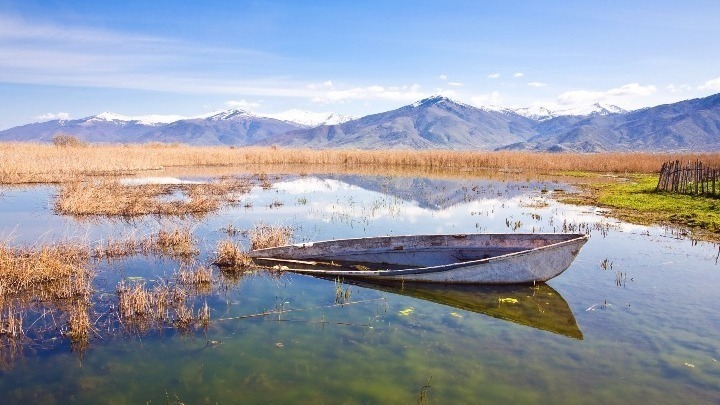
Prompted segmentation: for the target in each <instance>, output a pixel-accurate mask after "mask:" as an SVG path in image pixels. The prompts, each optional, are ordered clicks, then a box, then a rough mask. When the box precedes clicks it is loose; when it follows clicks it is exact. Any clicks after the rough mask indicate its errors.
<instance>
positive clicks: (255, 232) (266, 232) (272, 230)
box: [248, 223, 293, 250]
mask: <svg viewBox="0 0 720 405" xmlns="http://www.w3.org/2000/svg"><path fill="white" fill-rule="evenodd" d="M292 234H293V229H292V228H291V227H287V226H271V225H267V224H264V223H259V224H257V225H255V226H254V227H253V229H251V230H250V231H249V232H248V238H249V239H250V249H252V250H256V249H265V248H271V247H277V246H283V245H287V244H288V243H289V242H290V238H291V237H292Z"/></svg>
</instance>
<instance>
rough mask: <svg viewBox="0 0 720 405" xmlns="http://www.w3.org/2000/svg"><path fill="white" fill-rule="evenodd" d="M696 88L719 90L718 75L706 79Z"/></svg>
mask: <svg viewBox="0 0 720 405" xmlns="http://www.w3.org/2000/svg"><path fill="white" fill-rule="evenodd" d="M698 90H720V77H718V78H717V79H712V80H708V81H706V82H705V84H703V85H700V86H698Z"/></svg>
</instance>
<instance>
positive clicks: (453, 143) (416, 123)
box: [0, 94, 720, 152]
mask: <svg viewBox="0 0 720 405" xmlns="http://www.w3.org/2000/svg"><path fill="white" fill-rule="evenodd" d="M348 118H349V117H343V116H340V115H337V114H332V113H309V112H306V111H301V110H290V111H287V112H285V113H279V114H272V115H271V116H269V115H265V116H262V115H259V114H254V113H251V112H248V111H243V110H227V111H220V112H214V113H210V114H206V115H203V116H198V117H194V118H184V117H180V116H160V115H146V116H124V115H119V114H114V113H109V112H105V113H101V114H98V115H94V116H91V117H86V118H82V119H76V120H53V121H47V122H41V123H34V124H28V125H23V126H19V127H15V128H10V129H7V130H4V131H0V140H4V141H33V142H38V141H39V142H50V141H52V138H53V136H55V135H56V134H69V135H74V136H77V137H78V138H79V139H81V140H85V141H88V142H97V143H133V142H177V143H184V144H190V145H237V146H246V145H278V146H285V147H304V148H318V149H320V148H359V149H393V148H394V149H401V148H402V149H453V150H496V149H500V150H532V151H551V152H560V151H576V152H602V151H678V150H692V151H718V150H720V94H715V95H712V96H709V97H705V98H698V99H694V100H686V101H681V102H677V103H673V104H665V105H660V106H656V107H650V108H644V109H641V110H636V111H629V112H628V111H625V110H623V109H621V108H619V107H615V106H611V105H606V104H599V103H598V104H594V105H592V106H588V107H587V108H581V109H577V108H576V109H566V110H551V109H547V108H541V107H537V108H525V109H512V108H505V107H494V106H485V107H473V106H469V105H467V104H463V103H460V102H457V101H453V100H451V99H449V98H446V97H442V96H433V97H429V98H426V99H423V100H420V101H418V102H415V103H413V104H410V105H406V106H404V107H401V108H398V109H396V110H392V111H387V112H383V113H379V114H373V115H368V116H365V117H362V118H357V119H351V120H348ZM318 124H320V125H319V126H318ZM328 124H329V125H328Z"/></svg>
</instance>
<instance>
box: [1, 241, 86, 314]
mask: <svg viewBox="0 0 720 405" xmlns="http://www.w3.org/2000/svg"><path fill="white" fill-rule="evenodd" d="M89 257H90V252H89V249H88V248H87V247H86V246H82V245H79V244H71V243H58V244H54V245H45V246H40V247H26V248H11V247H8V246H5V245H0V293H1V294H2V296H5V297H13V296H18V295H21V294H24V295H28V296H32V297H34V298H35V299H39V300H52V299H66V298H74V297H84V296H87V295H89V294H90V292H91V291H92V278H93V272H92V271H91V270H90V269H89V268H88V266H87V263H88V259H89Z"/></svg>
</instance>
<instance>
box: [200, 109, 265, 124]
mask: <svg viewBox="0 0 720 405" xmlns="http://www.w3.org/2000/svg"><path fill="white" fill-rule="evenodd" d="M254 117H260V115H257V114H253V113H251V112H249V111H245V110H238V109H231V110H220V111H213V112H210V113H207V114H201V115H196V116H194V117H192V118H190V119H206V120H211V121H222V120H229V119H233V118H254Z"/></svg>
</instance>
